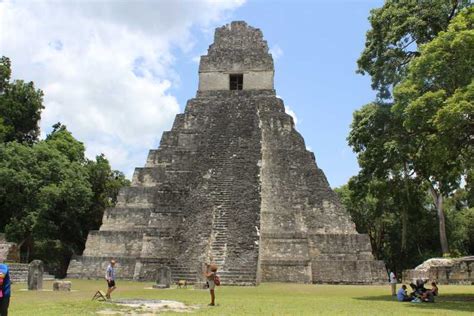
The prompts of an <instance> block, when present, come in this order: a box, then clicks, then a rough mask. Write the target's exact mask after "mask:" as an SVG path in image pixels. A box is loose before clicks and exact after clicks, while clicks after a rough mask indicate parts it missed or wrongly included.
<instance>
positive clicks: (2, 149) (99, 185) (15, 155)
mask: <svg viewBox="0 0 474 316" xmlns="http://www.w3.org/2000/svg"><path fill="white" fill-rule="evenodd" d="M127 184H128V180H126V179H125V177H124V176H123V174H122V173H120V172H117V171H113V170H111V168H110V165H109V162H108V161H107V159H106V158H105V157H104V156H103V155H101V156H98V157H97V158H96V160H95V161H92V160H88V159H86V158H85V156H84V145H83V144H82V143H81V142H79V141H77V140H76V139H75V138H74V137H73V136H72V134H71V133H70V132H69V131H68V130H67V129H66V127H65V126H63V125H61V124H56V125H55V126H54V130H53V132H52V133H51V134H50V135H48V136H47V138H46V139H45V140H43V141H39V142H37V143H36V144H34V145H33V146H30V145H27V144H21V143H18V142H16V141H13V142H8V143H4V144H2V145H0V188H1V189H0V209H2V212H0V218H1V224H0V225H1V226H0V230H4V231H5V232H6V234H7V238H8V239H9V240H11V241H15V242H18V243H19V244H20V245H21V249H22V255H23V257H24V260H25V261H28V260H29V258H33V257H34V258H40V259H43V260H44V261H45V263H46V264H47V265H48V267H49V269H50V271H51V272H54V273H56V274H57V275H58V276H64V274H65V273H66V269H67V265H68V262H69V259H70V257H71V255H72V254H74V253H81V252H82V250H83V249H84V245H85V242H86V239H87V235H88V232H89V231H90V230H93V229H98V228H99V226H100V224H101V220H102V215H103V212H104V210H105V208H106V207H110V206H113V205H114V204H115V201H116V196H117V194H118V190H119V188H121V187H122V186H124V185H127Z"/></svg>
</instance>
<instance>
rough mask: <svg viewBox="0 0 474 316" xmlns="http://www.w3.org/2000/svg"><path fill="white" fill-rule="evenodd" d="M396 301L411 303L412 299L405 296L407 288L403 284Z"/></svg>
mask: <svg viewBox="0 0 474 316" xmlns="http://www.w3.org/2000/svg"><path fill="white" fill-rule="evenodd" d="M397 299H398V301H399V302H411V300H412V298H411V297H410V296H408V295H407V286H406V285H405V284H403V285H402V287H401V288H400V289H399V290H398V292H397Z"/></svg>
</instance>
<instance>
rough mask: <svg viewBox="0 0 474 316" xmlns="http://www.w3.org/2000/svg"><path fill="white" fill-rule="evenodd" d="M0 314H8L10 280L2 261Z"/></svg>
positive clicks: (0, 267)
mask: <svg viewBox="0 0 474 316" xmlns="http://www.w3.org/2000/svg"><path fill="white" fill-rule="evenodd" d="M0 279H1V281H0V283H1V286H0V291H1V295H0V296H1V297H0V316H8V306H9V305H10V295H11V288H10V287H11V282H10V270H9V269H8V266H7V265H6V264H4V263H0Z"/></svg>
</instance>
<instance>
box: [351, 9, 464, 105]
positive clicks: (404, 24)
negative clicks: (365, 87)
mask: <svg viewBox="0 0 474 316" xmlns="http://www.w3.org/2000/svg"><path fill="white" fill-rule="evenodd" d="M469 4H470V1H468V0H439V1H431V0H417V1H414V0H387V1H385V4H384V5H383V7H381V8H378V9H374V10H372V11H371V12H370V17H369V21H370V25H371V29H370V30H369V31H368V32H367V35H366V42H365V49H364V51H363V52H362V54H361V56H360V58H359V60H358V61H357V65H358V70H357V72H358V73H361V74H366V73H367V74H369V75H370V76H371V79H372V88H373V89H374V90H377V91H378V97H379V98H381V99H387V98H390V97H391V88H392V87H393V86H394V85H397V84H398V83H399V82H400V81H401V80H402V79H403V78H404V75H405V72H406V68H407V66H408V64H409V63H410V62H411V61H412V60H413V59H414V57H416V56H419V51H418V48H419V46H420V45H422V44H424V43H428V42H430V41H431V40H432V39H434V38H435V37H436V36H437V35H438V33H439V32H441V31H444V30H446V29H447V27H448V25H449V23H450V21H451V20H452V19H453V18H454V16H456V14H458V12H459V11H460V10H461V9H462V8H464V7H466V6H468V5H469Z"/></svg>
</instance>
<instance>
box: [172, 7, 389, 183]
mask: <svg viewBox="0 0 474 316" xmlns="http://www.w3.org/2000/svg"><path fill="white" fill-rule="evenodd" d="M381 5H382V1H343V0H341V1H250V2H248V3H245V4H244V5H243V6H241V7H240V8H238V9H237V10H235V11H234V12H233V13H232V14H231V19H232V20H245V21H246V22H247V23H249V24H250V25H252V26H254V27H258V28H260V29H261V30H262V31H263V35H264V37H265V39H266V40H267V41H268V44H269V46H270V48H271V49H272V48H275V47H278V48H279V49H280V50H281V55H280V56H278V57H277V58H276V60H275V88H276V91H277V94H278V95H279V96H281V97H282V99H283V100H284V102H285V105H286V106H289V107H290V108H291V110H293V112H295V114H296V117H297V121H298V123H297V130H298V131H299V132H300V133H301V134H302V135H303V137H304V139H305V142H306V145H307V146H308V147H309V148H310V149H311V150H312V151H314V153H315V155H316V161H317V163H318V165H319V167H320V168H322V169H323V171H324V172H325V173H326V176H327V178H328V180H329V182H330V184H331V186H332V187H337V186H340V185H342V184H344V183H346V182H347V180H348V179H349V178H350V177H351V176H352V175H355V174H357V172H358V165H357V159H356V156H355V155H354V153H353V152H352V150H351V148H350V147H349V146H348V145H347V141H346V137H347V135H348V133H349V125H350V123H351V120H352V113H353V112H354V110H356V109H358V108H360V107H361V106H362V105H364V104H366V103H368V102H371V101H372V100H374V98H375V93H374V92H373V91H372V90H371V88H370V78H369V77H367V76H362V75H359V74H356V73H355V70H356V60H357V58H358V56H359V55H360V53H361V51H362V50H363V48H364V43H365V33H366V31H367V30H368V28H369V23H368V20H367V17H368V15H369V11H370V9H372V8H374V7H379V6H381ZM198 36H199V42H198V44H197V45H196V47H195V49H193V51H192V53H196V54H199V53H202V52H205V51H206V50H207V47H208V45H209V44H210V43H211V42H212V36H213V34H211V33H204V34H203V33H202V32H199V34H198ZM180 59H183V60H189V58H186V56H180ZM178 64H179V67H178V68H177V71H178V73H179V74H180V77H181V80H182V84H181V85H180V86H179V87H178V88H176V89H175V90H174V91H173V92H175V93H176V96H177V97H178V101H179V104H180V106H181V107H182V106H183V105H184V104H185V102H186V100H187V99H189V98H191V97H193V96H194V94H195V90H196V87H197V67H198V65H197V63H192V62H189V61H188V62H185V63H179V62H178Z"/></svg>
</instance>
